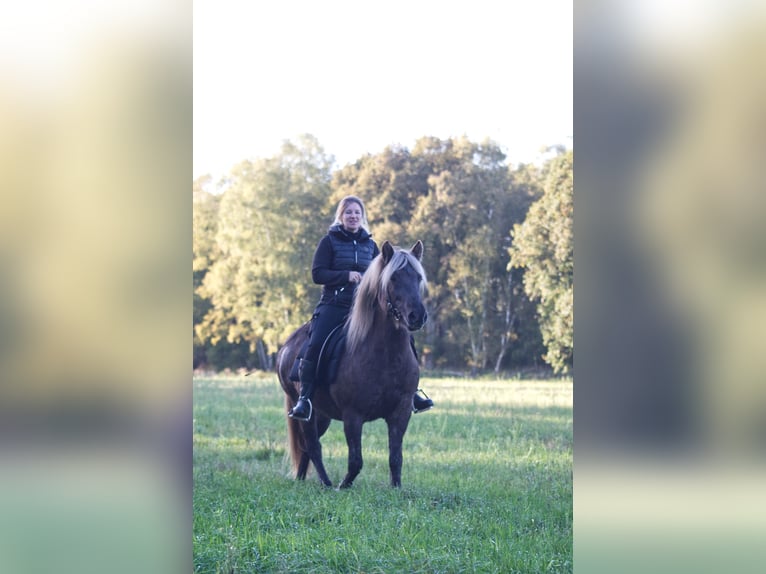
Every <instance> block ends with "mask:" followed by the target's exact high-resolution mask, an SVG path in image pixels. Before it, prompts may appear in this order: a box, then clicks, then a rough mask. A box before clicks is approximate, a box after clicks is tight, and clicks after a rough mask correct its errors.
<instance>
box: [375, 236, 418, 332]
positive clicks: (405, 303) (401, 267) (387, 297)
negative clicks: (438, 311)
mask: <svg viewBox="0 0 766 574" xmlns="http://www.w3.org/2000/svg"><path fill="white" fill-rule="evenodd" d="M381 258H382V261H383V281H382V284H381V290H380V294H379V297H380V303H381V305H383V306H385V308H386V310H387V312H388V314H389V315H391V316H392V317H393V319H394V321H395V322H396V323H397V326H399V325H403V326H404V327H405V328H406V329H407V330H409V331H417V330H418V329H421V328H422V327H423V325H425V324H426V321H427V320H428V313H427V312H426V308H425V305H424V304H423V293H424V290H425V286H426V276H425V271H424V270H423V266H422V265H421V264H420V261H421V259H422V258H423V243H422V242H421V241H420V240H418V241H417V242H416V243H415V245H413V246H412V248H411V249H409V250H406V249H395V248H394V247H393V246H392V245H391V244H390V243H389V242H388V241H386V242H384V243H383V245H382V247H381Z"/></svg>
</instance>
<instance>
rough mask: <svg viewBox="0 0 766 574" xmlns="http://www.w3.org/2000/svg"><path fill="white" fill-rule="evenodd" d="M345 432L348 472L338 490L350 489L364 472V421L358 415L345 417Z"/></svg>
mask: <svg viewBox="0 0 766 574" xmlns="http://www.w3.org/2000/svg"><path fill="white" fill-rule="evenodd" d="M343 432H344V433H345V435H346V444H347V445H348V472H347V473H346V476H345V478H344V479H343V481H342V482H341V483H340V485H339V486H338V488H348V487H350V486H351V485H352V484H353V483H354V479H355V478H356V477H357V476H358V475H359V473H360V472H361V470H362V464H363V461H362V419H361V418H360V417H359V416H357V415H344V417H343Z"/></svg>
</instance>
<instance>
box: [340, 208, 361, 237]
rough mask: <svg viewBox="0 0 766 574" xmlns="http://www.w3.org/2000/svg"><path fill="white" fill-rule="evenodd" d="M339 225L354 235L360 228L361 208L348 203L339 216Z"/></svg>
mask: <svg viewBox="0 0 766 574" xmlns="http://www.w3.org/2000/svg"><path fill="white" fill-rule="evenodd" d="M340 222H341V225H343V229H345V230H346V231H350V232H351V233H356V232H357V231H359V228H360V227H361V226H362V206H361V205H359V204H358V203H356V202H353V201H349V202H348V203H347V204H346V207H345V208H344V209H343V213H342V214H341V216H340Z"/></svg>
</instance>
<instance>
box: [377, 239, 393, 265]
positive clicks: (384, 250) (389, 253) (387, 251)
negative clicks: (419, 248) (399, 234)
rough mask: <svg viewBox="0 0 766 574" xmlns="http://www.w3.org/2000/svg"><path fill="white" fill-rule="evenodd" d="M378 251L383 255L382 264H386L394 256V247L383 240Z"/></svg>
mask: <svg viewBox="0 0 766 574" xmlns="http://www.w3.org/2000/svg"><path fill="white" fill-rule="evenodd" d="M380 252H381V254H382V255H383V264H384V265H388V262H389V261H391V258H392V257H393V256H394V248H393V247H392V246H391V244H390V243H389V242H388V241H384V242H383V246H382V247H381V248H380Z"/></svg>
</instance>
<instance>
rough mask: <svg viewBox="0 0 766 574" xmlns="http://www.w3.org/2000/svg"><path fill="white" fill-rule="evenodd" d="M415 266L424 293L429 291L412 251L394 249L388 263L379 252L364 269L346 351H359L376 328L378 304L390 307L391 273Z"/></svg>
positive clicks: (351, 316)
mask: <svg viewBox="0 0 766 574" xmlns="http://www.w3.org/2000/svg"><path fill="white" fill-rule="evenodd" d="M408 264H409V265H412V267H413V268H414V269H415V271H417V273H418V274H419V275H420V292H421V294H422V293H423V292H424V291H425V289H426V286H427V281H426V273H425V271H424V270H423V266H422V265H421V264H420V261H418V260H417V258H416V257H415V256H414V255H412V254H411V253H410V252H409V251H406V250H403V249H400V248H399V247H396V248H394V255H393V256H392V257H391V261H390V262H389V263H388V265H386V264H385V262H384V261H383V255H382V254H381V255H378V256H377V257H376V258H375V259H374V260H373V261H372V263H371V264H370V266H369V267H368V268H367V271H365V272H364V276H363V277H362V282H361V283H360V284H359V287H357V289H356V293H355V294H354V304H353V306H352V307H351V314H350V316H349V320H348V333H347V335H346V350H347V352H349V353H353V352H354V351H356V349H357V347H358V346H359V345H360V343H361V342H362V341H363V340H364V339H365V337H366V336H367V334H368V333H369V332H370V329H372V324H373V320H374V318H375V305H376V304H377V305H380V306H381V308H383V309H385V308H386V303H387V300H386V297H387V295H386V293H387V292H388V284H389V282H390V281H391V276H392V275H393V274H394V272H396V271H397V270H399V269H402V268H403V267H405V266H407V265H408Z"/></svg>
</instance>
